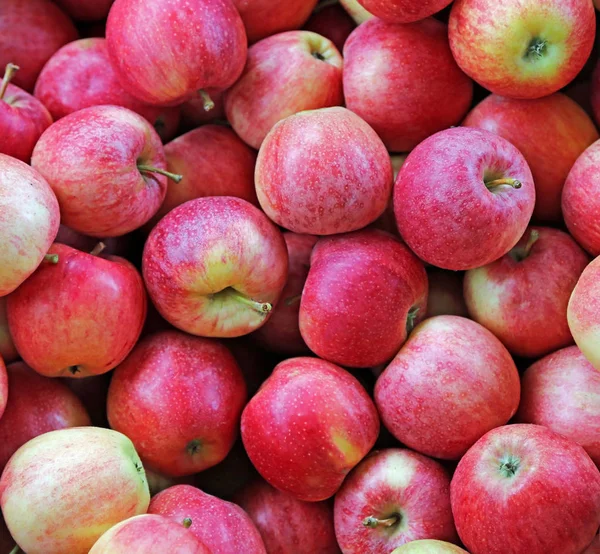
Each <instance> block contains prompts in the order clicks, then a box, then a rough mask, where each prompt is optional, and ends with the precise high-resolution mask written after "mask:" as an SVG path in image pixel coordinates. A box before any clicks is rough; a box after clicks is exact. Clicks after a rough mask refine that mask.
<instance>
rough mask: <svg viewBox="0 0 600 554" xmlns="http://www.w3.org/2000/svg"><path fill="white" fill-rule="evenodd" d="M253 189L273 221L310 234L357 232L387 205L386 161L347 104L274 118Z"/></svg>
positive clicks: (378, 141)
mask: <svg viewBox="0 0 600 554" xmlns="http://www.w3.org/2000/svg"><path fill="white" fill-rule="evenodd" d="M255 181H256V193H257V195H258V201H259V202H260V205H261V206H262V208H263V210H264V211H265V213H266V214H267V215H268V216H269V217H270V218H271V219H272V220H273V221H274V222H275V223H277V224H278V225H280V226H282V227H285V228H286V229H288V230H290V231H293V232H294V233H305V234H309V235H332V234H337V233H345V232H348V231H355V230H357V229H361V228H362V227H365V226H366V225H368V224H369V223H372V222H373V221H375V220H376V219H377V218H378V217H379V216H380V215H381V214H382V213H383V212H384V210H385V208H386V205H387V202H388V199H389V197H390V192H391V186H392V165H391V162H390V157H389V155H388V153H387V151H386V149H385V146H384V144H383V143H382V142H381V139H380V138H379V137H378V136H377V134H376V133H375V131H373V129H372V128H371V127H369V125H367V124H366V123H365V122H364V121H363V120H362V119H361V118H360V117H358V116H357V115H356V114H354V113H352V112H351V111H349V110H347V109H345V108H339V107H334V108H322V109H320V110H309V111H305V112H301V113H298V114H295V115H292V116H290V117H287V118H286V119H284V120H282V121H280V122H279V123H277V124H276V125H275V126H274V127H273V128H272V129H271V131H270V132H269V134H268V135H267V137H266V138H265V140H264V141H263V143H262V146H261V148H260V151H259V153H258V159H257V161H256V174H255Z"/></svg>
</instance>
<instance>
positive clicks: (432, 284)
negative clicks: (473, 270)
mask: <svg viewBox="0 0 600 554" xmlns="http://www.w3.org/2000/svg"><path fill="white" fill-rule="evenodd" d="M427 281H428V283H429V289H428V291H427V317H434V316H436V315H460V316H464V317H467V316H468V315H469V314H468V312H467V305H466V304H465V299H464V296H463V274H462V273H457V272H455V271H447V270H445V269H438V268H437V267H428V268H427Z"/></svg>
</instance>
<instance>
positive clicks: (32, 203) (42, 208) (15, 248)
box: [0, 154, 60, 297]
mask: <svg viewBox="0 0 600 554" xmlns="http://www.w3.org/2000/svg"><path fill="white" fill-rule="evenodd" d="M0 212H1V213H2V217H1V218H0V235H1V236H2V241H1V242H0V297H1V296H6V295H7V294H9V293H11V292H12V291H14V290H15V289H16V288H17V287H18V286H19V285H20V284H21V283H23V281H25V280H26V279H27V278H28V277H29V276H30V275H31V274H32V273H33V272H34V271H35V270H36V268H37V267H38V266H39V265H40V264H41V263H42V261H43V260H44V259H45V256H46V254H47V252H48V249H49V248H50V246H51V245H52V241H53V240H54V237H56V233H57V232H58V226H59V220H60V212H59V208H58V202H57V200H56V196H55V195H54V193H53V192H52V189H51V188H50V186H49V185H48V183H47V182H46V180H45V179H44V178H43V177H42V176H41V175H40V174H39V173H38V172H37V171H36V170H35V169H32V168H31V167H29V166H28V165H27V164H25V163H23V162H22V161H20V160H17V159H15V158H12V157H10V156H7V155H5V154H0Z"/></svg>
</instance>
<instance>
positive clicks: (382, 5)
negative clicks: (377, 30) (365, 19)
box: [358, 0, 452, 23]
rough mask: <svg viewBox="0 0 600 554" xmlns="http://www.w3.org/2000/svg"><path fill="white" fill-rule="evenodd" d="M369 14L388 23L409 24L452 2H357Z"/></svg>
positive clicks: (389, 0)
mask: <svg viewBox="0 0 600 554" xmlns="http://www.w3.org/2000/svg"><path fill="white" fill-rule="evenodd" d="M358 2H359V4H361V5H362V7H363V8H365V9H366V10H367V11H368V12H369V13H372V14H373V15H374V16H375V17H378V18H380V19H382V20H383V21H388V22H390V23H411V22H413V21H419V20H421V19H425V18H426V17H429V16H430V15H433V14H434V13H436V12H439V11H440V10H443V9H444V8H445V7H446V6H448V5H449V4H451V3H452V0H358Z"/></svg>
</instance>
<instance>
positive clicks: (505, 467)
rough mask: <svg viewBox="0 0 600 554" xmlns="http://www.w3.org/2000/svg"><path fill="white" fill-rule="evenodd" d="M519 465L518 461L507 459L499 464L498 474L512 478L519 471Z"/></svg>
mask: <svg viewBox="0 0 600 554" xmlns="http://www.w3.org/2000/svg"><path fill="white" fill-rule="evenodd" d="M520 465H521V464H520V463H519V460H518V459H515V458H512V457H509V458H507V459H504V460H502V461H501V462H500V466H499V468H498V469H499V470H500V473H501V474H502V475H503V476H504V477H506V478H511V477H514V476H515V475H516V474H517V472H518V471H519V467H520Z"/></svg>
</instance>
